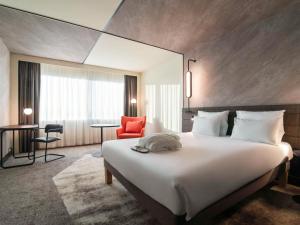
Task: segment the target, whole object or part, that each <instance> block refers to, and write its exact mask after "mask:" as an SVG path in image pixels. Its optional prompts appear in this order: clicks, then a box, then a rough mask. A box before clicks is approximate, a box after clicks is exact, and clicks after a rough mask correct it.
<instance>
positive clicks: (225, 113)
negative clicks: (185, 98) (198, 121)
mask: <svg viewBox="0 0 300 225" xmlns="http://www.w3.org/2000/svg"><path fill="white" fill-rule="evenodd" d="M228 114H229V111H223V112H205V111H198V116H200V117H207V118H209V117H220V120H221V129H220V136H226V133H227V130H228Z"/></svg>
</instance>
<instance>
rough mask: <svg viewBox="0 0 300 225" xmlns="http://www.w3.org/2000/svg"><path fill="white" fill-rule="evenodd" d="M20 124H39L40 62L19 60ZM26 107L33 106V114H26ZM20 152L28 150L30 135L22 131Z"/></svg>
mask: <svg viewBox="0 0 300 225" xmlns="http://www.w3.org/2000/svg"><path fill="white" fill-rule="evenodd" d="M18 76H19V82H18V84H19V124H38V123H39V106H40V84H41V66H40V64H39V63H32V62H24V61H19V73H18ZM24 108H32V111H33V112H32V115H25V114H24V112H23V111H24ZM19 135H20V136H19V141H20V152H26V151H28V146H29V141H30V139H29V137H28V136H27V134H26V133H25V132H20V134H19Z"/></svg>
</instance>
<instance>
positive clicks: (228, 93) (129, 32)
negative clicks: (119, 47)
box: [106, 0, 300, 106]
mask: <svg viewBox="0 0 300 225" xmlns="http://www.w3.org/2000/svg"><path fill="white" fill-rule="evenodd" d="M299 9H300V1H299V0H276V1H275V0H273V1H271V0H251V1H249V0H226V1H224V0H201V1H200V0H189V1H182V0H169V1H161V0H152V1H141V0H130V1H124V3H123V5H122V7H121V8H120V9H119V10H118V12H117V13H116V14H115V15H114V16H113V17H112V19H111V21H110V23H109V24H108V26H107V28H106V30H107V31H109V32H111V33H114V34H117V35H120V36H124V37H128V38H131V39H134V40H138V41H142V42H145V43H148V44H152V45H156V46H159V47H163V48H166V49H170V50H173V51H177V52H181V53H184V55H185V66H186V65H187V59H188V58H196V59H197V60H198V62H197V63H196V64H193V66H192V72H193V75H194V77H193V78H194V79H193V97H192V99H191V104H192V106H228V105H259V104H281V103H284V104H287V103H300V88H299V87H300V57H299V55H300V16H299V15H300V11H299ZM186 103H187V102H186ZM185 106H186V104H185Z"/></svg>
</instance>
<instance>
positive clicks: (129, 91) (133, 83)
mask: <svg viewBox="0 0 300 225" xmlns="http://www.w3.org/2000/svg"><path fill="white" fill-rule="evenodd" d="M124 90H125V93H124V115H125V116H137V104H132V103H131V102H130V101H131V99H133V98H135V99H137V77H135V76H129V75H125V88H124Z"/></svg>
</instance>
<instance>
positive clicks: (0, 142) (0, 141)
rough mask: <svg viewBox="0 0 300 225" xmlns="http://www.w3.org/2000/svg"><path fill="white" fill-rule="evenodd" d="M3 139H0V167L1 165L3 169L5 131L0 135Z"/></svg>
mask: <svg viewBox="0 0 300 225" xmlns="http://www.w3.org/2000/svg"><path fill="white" fill-rule="evenodd" d="M0 136H1V137H0V148H1V151H0V152H1V153H0V154H1V161H0V165H1V167H2V168H3V146H2V145H3V140H2V138H3V131H1V135H0Z"/></svg>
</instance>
